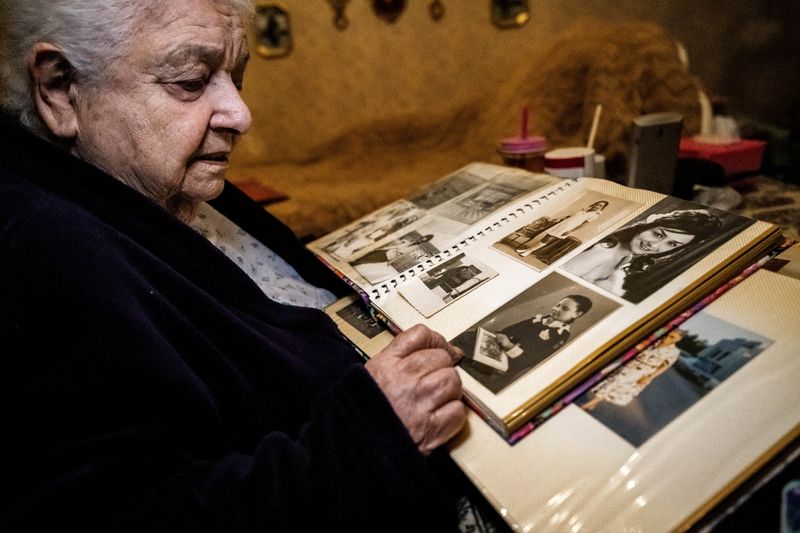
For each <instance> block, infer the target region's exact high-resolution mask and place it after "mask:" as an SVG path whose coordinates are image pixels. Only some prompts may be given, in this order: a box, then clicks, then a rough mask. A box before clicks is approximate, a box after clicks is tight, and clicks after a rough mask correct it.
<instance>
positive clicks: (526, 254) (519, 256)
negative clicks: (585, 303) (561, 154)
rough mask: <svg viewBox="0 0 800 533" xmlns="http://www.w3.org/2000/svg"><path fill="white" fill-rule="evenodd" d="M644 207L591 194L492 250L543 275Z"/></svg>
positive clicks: (627, 201) (534, 222)
mask: <svg viewBox="0 0 800 533" xmlns="http://www.w3.org/2000/svg"><path fill="white" fill-rule="evenodd" d="M641 205H642V204H640V203H639V202H633V201H631V200H623V199H621V198H617V197H614V196H610V195H608V194H603V193H600V192H596V191H587V192H585V193H584V194H582V195H581V197H580V198H579V199H578V200H576V201H574V202H572V203H571V204H569V205H568V206H566V207H564V208H561V209H558V210H555V211H553V212H551V213H545V214H544V215H543V216H541V217H539V218H537V219H535V220H533V221H532V222H530V223H528V224H525V225H524V226H521V227H519V228H517V229H516V230H515V231H513V232H511V233H509V234H508V235H505V236H504V237H503V238H502V239H500V240H499V241H497V242H496V243H494V244H493V245H492V247H493V248H494V249H495V250H497V251H499V252H501V253H503V254H505V255H508V256H509V257H512V258H513V259H516V260H518V261H521V262H523V263H525V264H526V265H528V266H530V267H531V268H533V269H535V270H537V271H541V270H543V269H544V268H547V267H548V266H549V265H552V264H553V263H555V262H556V261H558V260H559V259H561V258H562V257H564V256H565V255H567V254H568V253H569V252H571V251H572V250H574V249H576V248H578V247H579V246H580V245H581V244H583V243H584V242H586V241H588V240H590V239H592V238H594V237H595V236H596V235H598V234H599V233H601V232H602V231H603V230H605V229H606V228H608V227H609V226H610V225H612V224H613V223H614V222H616V221H617V220H619V219H620V218H622V217H624V216H625V215H627V214H629V213H630V212H632V211H633V210H635V209H636V208H638V207H640V206H641Z"/></svg>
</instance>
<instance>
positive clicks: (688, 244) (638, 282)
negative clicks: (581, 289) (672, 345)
mask: <svg viewBox="0 0 800 533" xmlns="http://www.w3.org/2000/svg"><path fill="white" fill-rule="evenodd" d="M751 223H752V220H749V219H746V218H743V217H740V216H738V215H734V214H733V213H728V212H725V211H720V210H718V209H714V208H711V207H705V206H701V205H699V204H694V203H691V202H686V201H683V200H680V199H678V198H672V197H669V198H665V199H663V200H662V201H660V202H658V203H657V204H656V205H654V206H653V207H652V208H650V209H648V210H647V211H645V212H644V213H642V214H641V215H640V216H638V217H636V218H635V219H634V220H632V221H631V222H629V223H628V224H626V225H624V226H623V227H622V228H620V229H618V230H616V231H615V232H613V233H611V234H610V235H608V236H607V237H605V238H603V239H602V240H600V241H599V242H597V243H595V244H594V245H592V246H591V247H589V248H587V249H586V250H584V251H582V252H581V253H579V254H578V255H576V256H575V257H573V258H572V259H570V260H569V261H567V262H566V263H565V264H564V266H563V268H564V270H566V271H567V272H570V273H571V274H574V275H576V276H578V277H580V278H582V279H584V280H586V281H588V282H590V283H593V284H594V285H596V286H597V287H599V288H601V289H604V290H606V291H608V292H610V293H611V294H614V295H616V296H619V297H621V298H624V299H625V300H627V301H629V302H632V303H639V302H641V301H642V300H644V299H645V298H647V297H648V296H649V295H650V294H652V293H653V292H655V291H657V290H658V289H660V288H661V287H663V286H664V285H666V284H667V283H669V282H670V281H672V280H673V279H675V278H676V277H677V276H678V275H679V274H681V273H682V272H684V271H685V270H686V269H688V268H689V267H690V266H692V265H693V264H695V263H696V262H697V261H699V260H700V259H701V258H703V257H704V256H706V255H707V254H709V253H710V252H712V251H713V250H714V249H716V248H717V246H718V245H719V244H720V243H722V242H724V241H726V240H727V239H729V238H731V237H732V236H733V235H735V234H736V233H738V232H740V231H741V230H743V229H744V228H745V227H747V226H748V225H749V224H751Z"/></svg>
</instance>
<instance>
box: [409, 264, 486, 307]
mask: <svg viewBox="0 0 800 533" xmlns="http://www.w3.org/2000/svg"><path fill="white" fill-rule="evenodd" d="M496 275H497V272H496V271H494V270H492V269H491V268H489V267H488V266H486V265H484V264H483V263H481V262H480V261H478V260H476V259H473V258H469V257H467V256H465V255H464V254H458V255H457V256H455V257H453V258H452V259H448V260H447V261H445V262H444V263H442V264H440V265H437V266H435V267H433V268H432V269H430V270H428V271H427V272H425V273H423V274H421V275H420V276H419V277H418V278H417V279H414V280H412V281H410V282H409V283H407V284H406V285H404V286H403V288H402V289H400V294H401V295H402V296H403V298H405V299H406V300H408V303H410V304H411V305H412V306H414V308H415V309H416V310H417V311H419V312H420V313H421V314H422V315H424V316H425V317H426V318H429V317H431V316H433V315H434V314H435V313H437V312H439V311H441V310H442V309H444V308H445V307H447V306H448V305H450V304H451V303H453V302H455V301H456V300H458V299H459V298H461V297H462V296H464V295H465V294H467V293H468V292H470V291H472V290H473V289H475V288H476V287H478V286H480V285H482V284H483V283H485V282H487V281H488V280H490V279H492V278H493V277H495V276H496Z"/></svg>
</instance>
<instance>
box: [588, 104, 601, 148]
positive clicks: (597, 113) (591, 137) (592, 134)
mask: <svg viewBox="0 0 800 533" xmlns="http://www.w3.org/2000/svg"><path fill="white" fill-rule="evenodd" d="M602 111H603V105H602V104H597V107H595V108H594V118H593V119H592V129H591V130H590V131H589V141H588V142H587V143H586V146H587V147H588V148H594V138H595V135H597V124H598V123H599V122H600V113H601V112H602Z"/></svg>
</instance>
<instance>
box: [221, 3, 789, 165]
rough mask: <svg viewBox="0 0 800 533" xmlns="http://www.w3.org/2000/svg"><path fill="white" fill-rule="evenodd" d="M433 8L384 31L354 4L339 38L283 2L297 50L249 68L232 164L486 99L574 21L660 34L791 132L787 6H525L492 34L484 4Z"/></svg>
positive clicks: (734, 103)
mask: <svg viewBox="0 0 800 533" xmlns="http://www.w3.org/2000/svg"><path fill="white" fill-rule="evenodd" d="M256 1H257V2H259V3H270V2H268V1H265V0H256ZM441 1H442V4H443V5H444V6H445V9H446V14H445V16H444V18H443V19H442V20H440V21H439V22H434V21H433V20H431V18H430V17H429V15H428V11H427V6H428V4H429V0H408V2H407V4H408V5H407V7H406V10H405V12H404V13H403V14H402V15H401V17H400V18H399V19H398V20H397V21H396V22H395V23H394V24H392V25H389V24H387V23H386V22H384V21H382V20H380V19H378V18H377V17H375V16H374V14H373V13H372V9H371V5H370V4H371V2H369V1H368V0H351V1H350V2H349V3H348V6H347V11H346V13H347V17H348V19H349V21H350V23H349V27H348V28H347V29H346V30H345V31H339V30H337V29H336V28H335V27H334V26H333V12H332V10H331V8H330V5H329V4H328V2H327V1H325V0H283V1H282V2H280V4H281V5H283V6H284V7H285V8H286V9H287V10H288V11H289V14H290V17H291V24H292V32H293V38H294V49H293V51H292V53H291V54H290V55H289V56H287V57H285V58H278V59H270V60H265V59H262V58H260V57H258V56H257V55H254V56H253V58H252V59H251V63H250V66H249V70H248V73H247V77H246V79H245V90H244V98H245V100H246V101H247V103H248V104H249V105H250V107H251V109H252V111H253V114H254V117H255V123H254V126H253V129H252V131H251V134H250V135H248V136H247V137H246V138H245V139H244V140H243V142H242V145H241V147H240V149H239V154H238V157H237V160H236V161H237V162H238V163H240V164H252V163H258V162H269V161H280V160H304V159H309V158H314V157H318V156H319V155H320V153H319V151H318V147H319V146H321V145H324V144H325V143H326V141H329V140H331V139H333V138H334V137H336V136H337V135H340V134H342V133H344V132H345V131H347V130H349V129H350V128H351V127H352V126H353V125H356V124H360V123H364V122H367V121H369V120H372V119H375V118H391V117H396V116H401V115H404V114H408V113H412V112H414V111H418V110H420V109H425V110H430V111H431V112H436V111H439V112H441V111H444V110H447V109H450V108H453V107H457V106H458V105H459V104H463V103H465V102H467V101H469V100H471V99H472V98H474V97H476V96H479V95H482V94H486V93H491V92H492V91H493V90H495V89H496V88H497V87H498V86H499V85H500V84H501V83H502V81H503V80H504V79H505V78H506V77H507V76H509V75H510V73H512V72H513V70H514V66H515V65H516V64H518V63H519V62H524V61H525V57H526V54H529V53H531V52H532V51H533V50H535V49H536V47H537V46H540V45H541V44H542V43H543V42H544V41H545V40H546V39H547V38H548V37H550V36H552V35H554V34H555V33H557V32H558V31H560V30H562V29H564V28H566V27H568V26H569V25H571V24H573V23H574V22H575V21H576V20H578V19H582V18H591V19H598V20H608V21H621V20H629V19H636V20H653V21H656V22H658V23H660V24H662V25H663V26H664V27H665V28H667V29H668V31H670V33H672V34H673V35H674V36H675V37H676V38H677V39H679V40H681V41H682V42H683V43H684V44H685V46H686V47H687V49H688V52H689V58H690V69H691V70H692V72H693V73H694V74H696V75H697V76H698V77H699V78H700V79H701V80H702V81H703V83H704V84H705V85H706V86H707V87H708V89H709V91H710V92H711V93H714V94H718V95H721V96H724V97H726V98H728V99H729V100H730V102H731V107H732V108H733V109H734V110H737V111H738V112H740V113H743V114H746V115H748V116H751V117H754V118H757V119H759V120H762V121H765V122H770V123H774V124H779V125H784V126H788V122H789V116H790V112H791V110H792V106H793V105H794V104H795V103H796V102H797V98H798V97H797V89H798V87H800V61H799V58H800V45H798V44H797V43H800V40H798V39H795V40H794V41H797V43H795V42H793V41H792V40H790V36H796V35H797V34H798V30H800V27H798V26H799V25H798V17H797V16H796V15H795V13H794V10H795V9H796V8H794V6H793V5H792V4H793V2H792V1H791V0H777V1H776V0H772V1H771V0H726V2H725V3H724V8H723V7H722V4H720V3H719V2H717V1H715V0H672V1H670V0H607V1H600V0H595V1H586V0H583V1H582V0H560V1H559V0H549V1H547V0H531V1H530V5H531V11H532V18H531V20H530V22H529V23H528V24H527V25H526V26H524V27H522V28H518V29H512V30H500V29H497V28H495V27H494V26H492V24H491V23H490V21H489V1H488V0H441ZM516 112H517V111H516V110H509V113H516ZM533 112H535V110H533ZM509 133H513V132H509Z"/></svg>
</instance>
